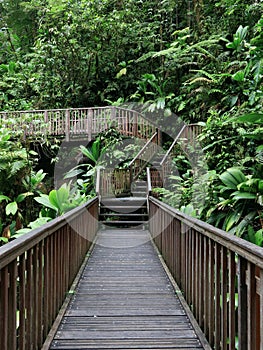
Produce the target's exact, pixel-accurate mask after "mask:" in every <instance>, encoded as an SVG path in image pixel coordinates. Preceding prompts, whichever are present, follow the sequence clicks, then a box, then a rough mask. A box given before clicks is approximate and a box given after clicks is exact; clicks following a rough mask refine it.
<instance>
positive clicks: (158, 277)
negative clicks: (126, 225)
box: [50, 229, 203, 350]
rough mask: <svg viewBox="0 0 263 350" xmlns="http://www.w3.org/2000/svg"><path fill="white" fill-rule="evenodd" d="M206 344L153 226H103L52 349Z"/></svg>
mask: <svg viewBox="0 0 263 350" xmlns="http://www.w3.org/2000/svg"><path fill="white" fill-rule="evenodd" d="M202 348H203V347H202V345H201V343H200V340H199V339H198V337H197V335H196V332H195V331H194V328H193V326H192V324H191V322H190V320H189V318H188V316H187V315H186V313H185V311H184V309H183V307H182V304H181V302H180V300H179V298H178V297H177V295H176V294H175V291H174V288H173V285H172V284H171V282H170V280H169V278H168V276H167V275H166V273H165V271H164V269H163V266H162V264H161V262H160V260H159V258H158V255H157V253H156V251H155V249H154V247H153V246H152V243H151V242H150V240H149V233H148V231H147V230H134V229H132V230H131V229H121V230H117V229H107V230H102V231H100V233H99V236H98V241H97V244H96V246H95V248H94V250H93V252H92V254H91V257H90V259H89V261H88V264H87V265H86V267H85V269H84V273H83V274H82V276H81V279H80V281H79V284H78V286H77V289H76V292H75V294H74V296H73V297H72V299H71V302H70V304H69V306H68V308H67V310H66V312H65V314H64V317H63V319H62V322H61V324H60V326H59V329H58V331H57V333H56V335H55V338H54V339H53V342H52V344H51V346H50V349H151V350H154V349H189V350H190V349H202Z"/></svg>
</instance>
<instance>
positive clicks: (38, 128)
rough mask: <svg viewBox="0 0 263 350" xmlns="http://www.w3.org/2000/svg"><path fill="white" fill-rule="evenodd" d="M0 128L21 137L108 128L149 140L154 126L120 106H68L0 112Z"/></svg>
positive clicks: (88, 133)
mask: <svg viewBox="0 0 263 350" xmlns="http://www.w3.org/2000/svg"><path fill="white" fill-rule="evenodd" d="M0 127H9V128H10V129H12V130H13V131H14V132H19V133H23V136H24V137H34V138H35V137H37V136H42V135H45V136H64V137H65V138H66V140H67V141H69V140H70V139H71V138H72V137H75V136H81V135H83V136H85V137H87V138H88V139H89V140H91V138H92V137H93V136H94V135H96V134H98V133H100V132H102V131H104V130H107V129H109V128H110V127H115V128H116V129H117V130H118V131H119V132H120V133H122V134H124V135H126V136H130V137H132V136H134V137H138V138H143V139H147V140H148V139H149V138H150V137H151V136H152V135H153V133H154V132H155V130H156V126H155V125H154V124H153V123H152V122H151V121H150V120H148V119H147V118H146V117H145V116H143V115H142V114H141V113H139V112H137V111H134V110H129V109H125V108H119V107H112V106H109V107H92V108H70V109H52V110H32V111H10V112H0Z"/></svg>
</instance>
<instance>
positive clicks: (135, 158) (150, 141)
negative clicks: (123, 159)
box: [128, 131, 158, 167]
mask: <svg viewBox="0 0 263 350" xmlns="http://www.w3.org/2000/svg"><path fill="white" fill-rule="evenodd" d="M157 135H158V132H157V131H156V132H155V133H154V134H153V135H152V137H151V138H150V139H149V140H148V141H147V142H146V143H145V145H144V146H143V147H142V148H141V149H140V151H139V152H138V153H137V154H136V156H135V157H134V158H133V159H132V160H131V161H130V163H129V164H128V167H131V166H132V165H133V164H134V163H135V162H136V160H137V159H138V158H139V157H140V156H141V154H143V152H144V151H145V149H146V148H148V146H149V145H150V144H151V143H152V141H153V139H154V138H155V137H156V136H157Z"/></svg>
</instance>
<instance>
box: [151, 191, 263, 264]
mask: <svg viewBox="0 0 263 350" xmlns="http://www.w3.org/2000/svg"><path fill="white" fill-rule="evenodd" d="M150 200H151V201H152V202H153V203H155V204H156V205H157V206H159V207H161V208H162V209H163V210H164V211H167V212H168V213H169V214H170V215H171V216H173V217H175V218H177V219H179V220H180V221H181V222H183V223H184V224H186V225H188V226H190V227H191V228H194V229H195V230H197V231H198V232H200V233H201V234H203V235H205V236H206V237H208V238H210V239H212V240H213V241H215V242H217V243H219V244H221V245H222V246H224V247H225V248H227V249H229V250H231V251H233V252H234V253H237V254H239V255H240V256H242V257H243V258H245V259H247V260H249V261H250V262H252V263H253V264H255V265H256V266H258V267H259V268H261V269H263V248H261V247H259V246H257V245H255V244H253V243H251V242H248V241H245V240H244V239H242V238H240V237H237V236H234V235H232V234H230V233H228V232H226V231H223V230H221V229H219V228H216V227H214V226H212V225H210V224H208V223H206V222H204V221H201V220H199V219H197V218H193V217H191V216H189V215H187V214H185V213H183V212H181V211H179V210H177V209H175V208H173V207H171V206H169V205H168V204H166V203H164V202H161V201H160V200H158V199H156V198H154V197H150Z"/></svg>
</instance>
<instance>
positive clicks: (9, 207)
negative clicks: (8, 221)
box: [5, 202, 18, 215]
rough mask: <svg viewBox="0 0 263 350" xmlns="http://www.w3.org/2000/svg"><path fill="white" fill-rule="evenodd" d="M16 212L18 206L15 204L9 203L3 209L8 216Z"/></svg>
mask: <svg viewBox="0 0 263 350" xmlns="http://www.w3.org/2000/svg"><path fill="white" fill-rule="evenodd" d="M17 210H18V206H17V203H16V202H11V203H9V204H7V206H6V208H5V212H6V215H10V214H12V215H15V214H16V212H17Z"/></svg>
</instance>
